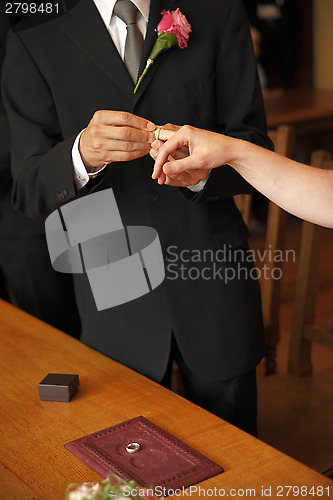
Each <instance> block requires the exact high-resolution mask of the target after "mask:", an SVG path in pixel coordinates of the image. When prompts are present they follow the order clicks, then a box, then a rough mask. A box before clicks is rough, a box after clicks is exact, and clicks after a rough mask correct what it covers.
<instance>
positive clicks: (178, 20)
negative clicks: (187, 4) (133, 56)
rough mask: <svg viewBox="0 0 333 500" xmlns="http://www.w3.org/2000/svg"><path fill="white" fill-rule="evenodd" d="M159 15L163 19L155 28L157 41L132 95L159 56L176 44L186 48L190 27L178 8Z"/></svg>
mask: <svg viewBox="0 0 333 500" xmlns="http://www.w3.org/2000/svg"><path fill="white" fill-rule="evenodd" d="M161 14H162V16H163V17H162V20H161V22H160V23H159V25H158V26H157V33H158V34H157V40H156V42H155V45H154V47H153V49H152V51H151V53H150V56H149V59H148V60H147V63H146V67H145V69H144V70H143V72H142V74H141V76H140V78H139V80H138V83H137V84H136V86H135V89H134V93H135V92H136V91H137V90H138V88H139V86H140V83H141V82H142V80H143V78H144V76H145V74H146V73H147V71H148V69H149V68H150V66H151V65H152V64H153V63H154V61H155V59H156V58H157V57H158V56H159V55H160V54H162V53H163V52H165V51H166V50H169V49H171V48H172V47H174V46H175V45H177V43H178V46H179V47H180V48H181V49H184V48H186V47H187V41H188V39H189V35H190V32H191V25H190V24H189V22H188V21H187V19H186V17H185V16H184V15H183V14H182V13H181V12H180V10H179V8H178V9H177V10H173V11H172V12H170V11H169V10H164V11H163V12H162V13H161Z"/></svg>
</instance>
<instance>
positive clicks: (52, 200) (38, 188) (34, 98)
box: [2, 32, 77, 218]
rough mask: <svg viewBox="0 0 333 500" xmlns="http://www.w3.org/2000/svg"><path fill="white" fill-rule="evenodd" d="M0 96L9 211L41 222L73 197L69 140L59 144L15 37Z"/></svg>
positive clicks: (41, 89) (34, 72)
mask: <svg viewBox="0 0 333 500" xmlns="http://www.w3.org/2000/svg"><path fill="white" fill-rule="evenodd" d="M20 75H21V76H22V75H24V86H22V82H21V80H22V79H20ZM2 91H3V97H4V102H5V105H6V110H7V113H8V119H9V124H10V129H11V130H12V131H13V133H15V141H14V144H15V146H14V147H12V149H11V166H12V175H13V181H14V186H13V204H14V207H15V208H17V209H19V210H20V211H22V212H23V213H25V214H26V215H28V216H30V217H33V218H45V217H46V216H47V215H48V214H49V213H51V212H52V211H53V210H55V209H56V208H57V207H59V205H60V204H61V203H63V202H64V201H67V200H69V199H71V198H73V197H74V196H75V195H76V194H77V191H76V186H75V182H74V178H73V166H72V161H71V150H72V146H73V143H74V140H75V137H70V138H67V139H66V140H63V138H62V135H61V131H60V128H59V121H58V118H57V113H56V109H55V104H54V102H53V98H52V94H51V92H50V89H49V87H48V85H47V82H46V81H45V80H44V79H43V77H42V75H41V74H40V72H39V70H38V68H37V66H36V64H35V62H34V61H33V59H32V58H31V56H30V54H29V53H28V51H27V50H26V48H25V46H24V44H23V42H22V40H21V38H20V36H19V33H15V32H9V36H8V41H7V53H6V58H5V62H4V66H3V78H2ZM27 96H29V98H27Z"/></svg>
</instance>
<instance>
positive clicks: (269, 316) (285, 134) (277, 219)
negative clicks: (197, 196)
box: [235, 125, 294, 375]
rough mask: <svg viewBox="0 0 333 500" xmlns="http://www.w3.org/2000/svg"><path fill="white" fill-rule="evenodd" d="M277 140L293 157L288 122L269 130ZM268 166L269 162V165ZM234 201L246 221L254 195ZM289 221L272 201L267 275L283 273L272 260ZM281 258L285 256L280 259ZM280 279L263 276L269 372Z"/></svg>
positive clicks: (272, 367)
mask: <svg viewBox="0 0 333 500" xmlns="http://www.w3.org/2000/svg"><path fill="white" fill-rule="evenodd" d="M268 134H269V136H270V138H271V139H272V141H273V144H274V151H275V152H276V153H278V154H280V155H282V156H287V157H289V158H290V157H291V156H292V155H293V148H294V130H293V128H292V127H290V126H288V125H281V126H279V127H278V128H277V130H270V131H269V132H268ZM267 168H269V165H267ZM235 202H236V204H237V206H238V209H239V210H240V212H241V213H242V215H243V218H244V220H245V222H246V223H248V222H249V217H250V208H251V195H238V196H235ZM286 222H287V213H286V212H285V211H284V210H282V209H281V208H280V207H278V206H277V205H275V203H272V202H269V208H268V217H267V229H266V237H265V250H266V251H267V252H266V257H265V260H264V263H263V265H264V266H265V267H264V269H265V270H266V271H265V274H266V276H272V273H274V275H279V273H280V274H281V273H282V266H283V262H272V261H271V258H270V257H271V256H272V255H273V256H274V255H275V254H276V251H277V250H281V251H282V250H283V248H284V235H285V228H286ZM281 260H282V259H281ZM280 289H281V280H280V279H264V278H263V279H262V280H261V295H262V307H263V318H264V327H265V333H266V363H265V368H266V375H271V374H273V373H275V372H276V347H277V344H278V341H279V329H280V328H279V310H280V293H281V290H280Z"/></svg>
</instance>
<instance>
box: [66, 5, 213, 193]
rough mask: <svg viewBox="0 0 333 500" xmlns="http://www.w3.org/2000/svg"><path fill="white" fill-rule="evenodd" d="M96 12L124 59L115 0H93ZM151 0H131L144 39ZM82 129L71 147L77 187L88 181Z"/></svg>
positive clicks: (122, 33) (123, 30)
mask: <svg viewBox="0 0 333 500" xmlns="http://www.w3.org/2000/svg"><path fill="white" fill-rule="evenodd" d="M93 1H94V3H95V5H96V7H97V9H98V12H99V14H100V16H101V18H102V20H103V22H104V24H105V26H106V29H107V30H108V32H109V33H110V36H111V38H112V41H113V43H114V44H115V46H116V48H117V50H118V52H119V55H120V57H121V58H122V60H124V53H125V43H126V36H127V28H126V24H125V23H124V22H123V21H122V20H121V19H119V17H117V16H115V15H113V9H114V6H115V3H116V1H117V0H93ZM150 1H151V0H132V2H133V3H134V5H135V6H136V7H137V9H138V20H137V25H138V28H139V30H140V31H141V33H142V36H143V38H144V39H145V37H146V33H147V26H148V17H149V9H150ZM82 132H83V130H82V131H81V132H80V133H79V135H78V136H77V137H76V139H75V142H74V144H73V149H72V161H73V167H74V180H75V183H76V186H77V188H78V189H79V190H80V189H82V188H83V187H84V186H85V185H86V184H87V183H88V182H89V176H88V173H87V170H86V167H85V166H84V163H83V161H82V158H81V155H80V152H79V140H80V136H81V134H82ZM204 184H205V181H200V182H199V184H197V185H196V186H191V187H190V186H188V187H189V188H190V189H191V190H192V191H201V190H202V189H203V187H204Z"/></svg>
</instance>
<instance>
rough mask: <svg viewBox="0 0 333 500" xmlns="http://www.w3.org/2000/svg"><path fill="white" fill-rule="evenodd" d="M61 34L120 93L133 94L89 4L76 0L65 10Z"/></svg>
mask: <svg viewBox="0 0 333 500" xmlns="http://www.w3.org/2000/svg"><path fill="white" fill-rule="evenodd" d="M153 2H154V0H152V3H153ZM63 30H64V32H65V34H66V36H67V37H69V38H70V39H71V40H72V41H73V43H75V44H76V45H77V46H78V47H79V48H80V50H82V51H83V52H84V53H85V54H86V55H87V57H88V58H89V59H90V60H91V61H92V62H93V64H95V66H97V67H98V68H99V69H100V70H101V71H103V73H104V74H105V75H106V76H107V77H108V78H109V79H110V80H111V81H112V82H113V83H114V84H115V85H116V86H117V87H118V89H119V90H120V91H121V92H123V93H124V94H126V95H131V94H132V93H133V89H134V87H133V82H132V79H131V77H130V75H129V73H128V71H127V69H126V67H125V65H124V63H123V61H122V59H121V57H120V55H119V53H118V51H117V49H116V47H115V45H114V43H113V41H112V39H111V37H110V34H109V33H108V31H107V29H106V27H105V24H104V23H103V21H102V18H101V17H100V15H99V12H98V10H97V9H96V7H95V4H94V2H93V0H79V1H78V2H77V4H76V5H75V6H74V7H73V8H72V9H70V10H68V11H67V12H66V14H65V15H64V16H63Z"/></svg>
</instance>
